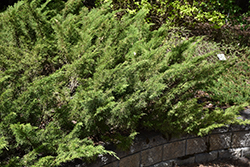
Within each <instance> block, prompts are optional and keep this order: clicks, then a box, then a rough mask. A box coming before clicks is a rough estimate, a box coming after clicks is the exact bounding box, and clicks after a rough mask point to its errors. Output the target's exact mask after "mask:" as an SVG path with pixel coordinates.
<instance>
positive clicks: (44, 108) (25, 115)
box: [0, 0, 250, 166]
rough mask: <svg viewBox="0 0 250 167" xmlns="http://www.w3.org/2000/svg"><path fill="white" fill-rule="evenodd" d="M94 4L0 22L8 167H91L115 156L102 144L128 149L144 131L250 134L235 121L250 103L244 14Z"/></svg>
mask: <svg viewBox="0 0 250 167" xmlns="http://www.w3.org/2000/svg"><path fill="white" fill-rule="evenodd" d="M86 4H88V3H87V1H85V2H84V3H82V1H81V0H68V1H66V2H64V1H62V0H53V1H52V0H46V1H45V0H21V1H18V3H16V4H15V5H14V6H9V7H8V8H7V9H6V10H3V11H2V12H1V13H0V87H1V89H0V165H1V166H59V165H61V164H63V163H67V162H69V161H72V160H75V159H80V160H82V161H84V162H86V163H88V162H90V161H92V160H94V159H95V158H96V157H97V156H98V155H99V154H111V155H114V156H115V153H113V152H112V151H109V150H106V149H105V147H104V146H103V145H101V144H99V143H113V144H115V145H116V146H117V147H118V148H120V149H127V148H129V146H130V144H131V142H132V141H133V138H134V137H135V136H136V135H137V134H138V133H140V131H141V130H154V131H159V132H161V133H162V134H164V135H165V136H166V137H171V136H173V135H179V134H182V133H193V134H198V135H205V134H207V133H209V131H211V130H212V129H214V128H217V127H221V126H225V125H229V124H244V123H248V122H247V121H245V122H243V121H241V120H238V119H236V118H237V116H238V111H240V110H243V109H244V107H247V106H248V103H249V95H250V89H249V82H250V81H249V71H250V69H249V41H248V40H249V33H248V22H247V13H244V12H243V13H242V11H240V8H238V7H237V6H235V4H234V2H233V1H210V3H205V2H202V1H197V2H196V1H185V0H183V1H163V0H162V1H146V0H144V1H107V2H104V1H96V4H95V5H94V6H96V7H94V6H93V5H87V6H88V7H86ZM223 5H224V6H226V7H225V8H224V7H221V6H223ZM224 9H225V11H224ZM228 11H230V15H229V14H228ZM231 16H232V17H231ZM235 18H236V19H235ZM235 20H236V21H235ZM226 22H227V23H226ZM204 26H205V27H204ZM197 27H198V30H197ZM215 32H216V33H215ZM218 33H219V35H218ZM201 35H205V36H201ZM215 38H216V39H215ZM221 53H223V54H225V55H226V58H227V60H226V61H219V59H218V58H217V56H216V55H217V54H221Z"/></svg>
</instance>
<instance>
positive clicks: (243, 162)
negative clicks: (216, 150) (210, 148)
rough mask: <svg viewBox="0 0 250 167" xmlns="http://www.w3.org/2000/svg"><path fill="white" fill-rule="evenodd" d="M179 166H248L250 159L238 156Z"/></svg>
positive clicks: (249, 165) (249, 166)
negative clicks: (236, 157)
mask: <svg viewBox="0 0 250 167" xmlns="http://www.w3.org/2000/svg"><path fill="white" fill-rule="evenodd" d="M180 167H250V160H249V159H248V158H245V157H240V158H238V159H223V160H216V161H212V162H207V163H199V164H197V163H195V164H189V165H182V166H180Z"/></svg>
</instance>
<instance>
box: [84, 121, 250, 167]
mask: <svg viewBox="0 0 250 167" xmlns="http://www.w3.org/2000/svg"><path fill="white" fill-rule="evenodd" d="M110 150H113V151H115V152H116V153H117V156H118V157H119V158H120V160H117V159H116V158H114V157H111V156H109V155H100V156H99V157H98V160H97V161H96V162H95V163H93V164H90V165H85V166H88V167H101V166H102V167H171V166H174V165H185V164H190V163H195V162H197V163H201V162H208V161H212V160H216V159H221V158H230V157H243V156H244V157H249V156H250V126H239V125H237V126H236V125H234V126H228V127H224V128H219V129H216V130H214V131H213V132H212V133H210V134H209V135H207V136H204V137H198V136H191V135H186V136H180V137H172V138H168V139H167V138H166V137H163V135H161V134H159V133H155V132H142V133H141V134H140V135H138V136H137V137H136V138H135V140H134V143H133V145H132V146H131V147H130V150H129V151H119V150H116V149H115V148H112V146H111V147H110ZM83 166H84V165H83Z"/></svg>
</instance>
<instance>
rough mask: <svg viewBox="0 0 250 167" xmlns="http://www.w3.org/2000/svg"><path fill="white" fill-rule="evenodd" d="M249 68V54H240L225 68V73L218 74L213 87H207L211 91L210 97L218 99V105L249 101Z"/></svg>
mask: <svg viewBox="0 0 250 167" xmlns="http://www.w3.org/2000/svg"><path fill="white" fill-rule="evenodd" d="M233 67H234V68H233ZM249 70H250V66H249V56H248V57H246V56H242V57H241V58H240V59H239V60H238V61H237V63H236V64H235V65H234V66H232V67H230V68H229V69H227V74H226V75H222V76H220V77H219V78H218V79H217V80H216V81H215V82H214V84H215V86H214V87H210V88H208V89H207V90H208V91H210V92H213V94H211V97H212V99H214V100H217V101H220V104H219V105H225V104H227V105H235V104H237V105H239V104H242V103H243V102H250V91H249V90H250V87H249V86H250V85H249V83H250V81H249V76H250V73H249Z"/></svg>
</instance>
